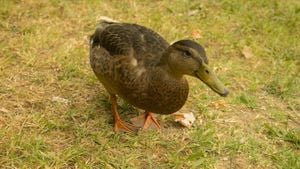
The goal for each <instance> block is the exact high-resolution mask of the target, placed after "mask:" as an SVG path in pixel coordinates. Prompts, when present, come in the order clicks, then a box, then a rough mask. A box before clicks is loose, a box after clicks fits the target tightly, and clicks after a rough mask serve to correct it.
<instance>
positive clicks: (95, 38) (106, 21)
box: [90, 16, 120, 47]
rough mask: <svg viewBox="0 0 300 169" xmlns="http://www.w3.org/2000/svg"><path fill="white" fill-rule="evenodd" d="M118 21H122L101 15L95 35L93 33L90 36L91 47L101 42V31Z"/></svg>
mask: <svg viewBox="0 0 300 169" xmlns="http://www.w3.org/2000/svg"><path fill="white" fill-rule="evenodd" d="M116 23H120V22H119V21H117V20H114V19H111V18H109V17H107V16H101V17H100V18H99V22H98V24H97V26H96V31H95V33H94V34H93V35H91V37H90V46H91V47H94V46H96V45H97V44H98V43H99V37H100V34H101V32H102V31H103V30H104V29H105V28H106V27H107V26H109V25H112V24H116Z"/></svg>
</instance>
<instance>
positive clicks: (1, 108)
mask: <svg viewBox="0 0 300 169" xmlns="http://www.w3.org/2000/svg"><path fill="white" fill-rule="evenodd" d="M0 112H3V113H8V112H9V110H7V109H6V108H4V107H0Z"/></svg>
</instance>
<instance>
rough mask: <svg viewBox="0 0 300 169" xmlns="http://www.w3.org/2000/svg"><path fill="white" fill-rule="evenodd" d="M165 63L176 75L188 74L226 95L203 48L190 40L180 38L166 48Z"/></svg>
mask: <svg viewBox="0 0 300 169" xmlns="http://www.w3.org/2000/svg"><path fill="white" fill-rule="evenodd" d="M167 53H168V57H167V63H168V66H169V67H170V69H171V71H172V72H174V74H176V75H190V76H193V77H196V78H198V79H200V80H201V81H202V82H204V83H205V84H206V85H207V86H209V87H210V88H211V89H212V90H213V91H215V92H216V93H218V94H219V95H221V96H224V97H225V96H227V95H228V94H229V91H228V90H227V89H226V88H225V86H224V85H223V83H222V82H221V81H220V80H219V79H218V78H217V76H216V74H215V73H214V72H213V70H212V69H211V68H210V67H209V66H208V60H207V57H206V53H205V50H204V48H203V47H202V46H201V45H199V44H198V43H196V42H194V41H191V40H180V41H177V42H175V43H174V44H172V45H171V46H170V47H169V48H168V49H167Z"/></svg>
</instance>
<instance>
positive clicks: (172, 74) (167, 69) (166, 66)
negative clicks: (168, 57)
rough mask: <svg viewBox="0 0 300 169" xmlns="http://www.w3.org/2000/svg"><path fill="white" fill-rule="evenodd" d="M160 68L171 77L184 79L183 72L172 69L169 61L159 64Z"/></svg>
mask: <svg viewBox="0 0 300 169" xmlns="http://www.w3.org/2000/svg"><path fill="white" fill-rule="evenodd" d="M158 68H159V69H161V70H162V71H163V72H165V74H167V75H168V76H169V77H170V78H174V79H176V80H181V79H183V74H182V73H180V72H178V71H176V70H174V69H172V67H171V66H170V65H169V64H168V62H164V63H161V64H159V66H158Z"/></svg>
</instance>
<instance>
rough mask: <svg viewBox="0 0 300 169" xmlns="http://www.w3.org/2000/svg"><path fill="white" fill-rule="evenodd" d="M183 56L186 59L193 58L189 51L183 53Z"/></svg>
mask: <svg viewBox="0 0 300 169" xmlns="http://www.w3.org/2000/svg"><path fill="white" fill-rule="evenodd" d="M183 56H184V57H191V56H192V54H191V53H190V52H189V51H184V52H183Z"/></svg>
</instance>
